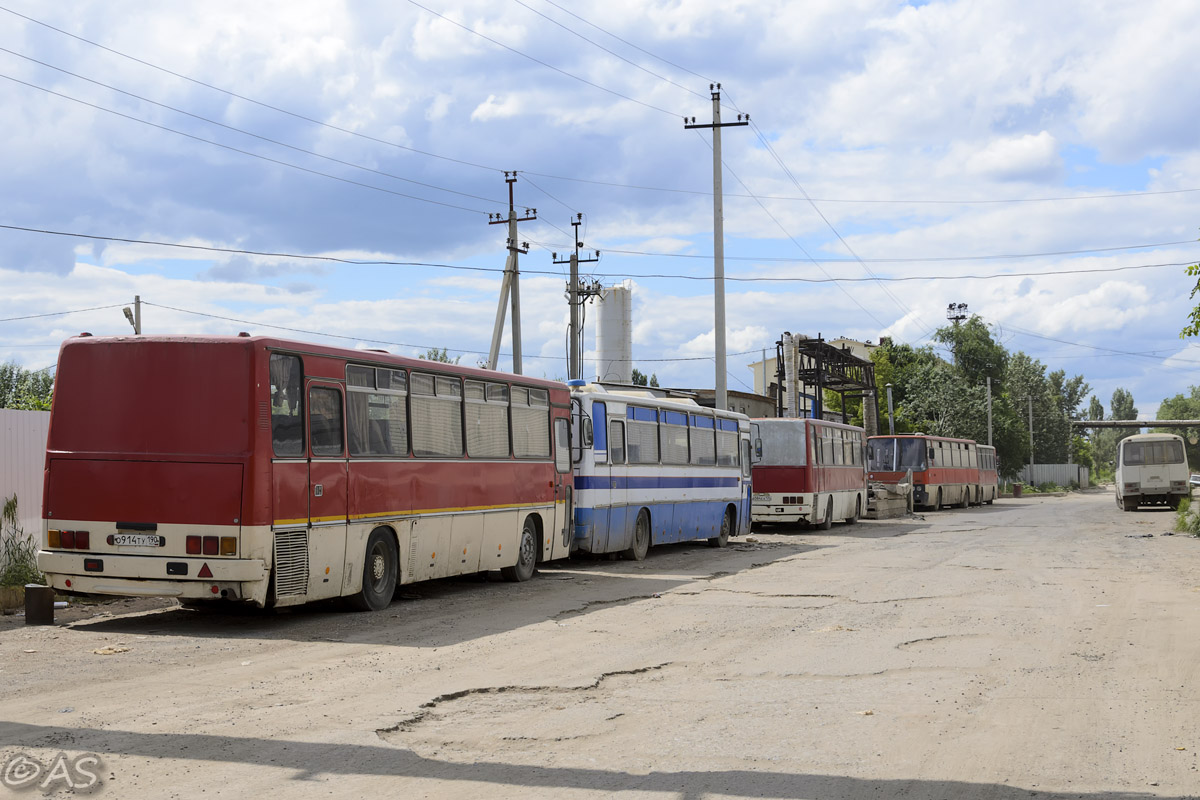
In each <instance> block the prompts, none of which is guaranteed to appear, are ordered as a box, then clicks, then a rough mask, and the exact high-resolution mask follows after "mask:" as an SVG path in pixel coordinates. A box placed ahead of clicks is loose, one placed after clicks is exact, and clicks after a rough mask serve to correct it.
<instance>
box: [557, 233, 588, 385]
mask: <svg viewBox="0 0 1200 800" xmlns="http://www.w3.org/2000/svg"><path fill="white" fill-rule="evenodd" d="M582 223H583V214H576V215H575V219H573V220H571V227H572V228H574V229H575V231H574V233H575V236H574V238H575V252H573V253H571V257H570V258H567V259H564V260H559V258H558V253H551V254H550V256H551V257H552V258H553V259H554V263H555V264H570V265H571V280H570V281H569V282H568V283H567V302H568V303H569V304H570V306H571V327H570V329H569V330H568V333H567V341H568V342H569V343H570V344H569V345H568V350H567V380H571V381H574V380H579V379H580V378H581V377H582V376H583V325H582V324H581V322H580V316H581V315H580V313H579V312H580V310H581V308H582V306H583V301H584V300H586V299H589V298H592V297H597V296H599V294H600V281H595V280H594V281H592V282H590V283H589V284H588V285H587V286H580V285H579V265H580V263H584V264H587V263H590V262H593V261H599V260H600V251H599V250H596V251H594V252H595V255H594V256H592V257H591V258H580V257H579V248H581V247H583V242H581V241H579V226H580V225H581V224H582Z"/></svg>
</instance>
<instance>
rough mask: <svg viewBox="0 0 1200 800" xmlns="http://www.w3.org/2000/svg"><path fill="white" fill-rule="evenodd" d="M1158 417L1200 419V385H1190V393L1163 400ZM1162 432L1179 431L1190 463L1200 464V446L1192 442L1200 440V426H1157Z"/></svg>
mask: <svg viewBox="0 0 1200 800" xmlns="http://www.w3.org/2000/svg"><path fill="white" fill-rule="evenodd" d="M1156 419H1200V386H1189V387H1188V393H1187V394H1186V395H1185V394H1177V395H1175V396H1174V397H1168V398H1167V399H1165V400H1163V401H1162V405H1160V406H1159V407H1158V416H1157V417H1156ZM1155 430H1156V431H1159V432H1161V433H1177V434H1179V435H1180V436H1182V437H1183V438H1184V442H1185V443H1184V449H1186V450H1187V457H1188V463H1189V464H1192V465H1198V464H1200V446H1198V445H1194V444H1192V440H1193V439H1195V440H1198V441H1200V428H1183V429H1179V428H1173V429H1172V428H1155Z"/></svg>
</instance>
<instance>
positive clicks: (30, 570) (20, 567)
mask: <svg viewBox="0 0 1200 800" xmlns="http://www.w3.org/2000/svg"><path fill="white" fill-rule="evenodd" d="M0 531H2V532H3V535H2V537H0V586H24V585H25V584H27V583H41V584H44V583H45V582H46V576H44V575H42V573H40V572H38V568H37V546H36V545H35V544H34V543H33V541H32V540H31V539H29V538H28V537H27V536H26V535H25V531H23V530H22V529H21V526H20V524H19V523H18V522H17V496H16V495H15V494H14V495H13V496H12V497H9V498H7V499H5V501H4V509H3V511H0Z"/></svg>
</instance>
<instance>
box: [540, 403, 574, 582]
mask: <svg viewBox="0 0 1200 800" xmlns="http://www.w3.org/2000/svg"><path fill="white" fill-rule="evenodd" d="M573 482H574V477H573V473H572V472H571V421H570V420H569V419H568V418H567V417H555V419H554V522H553V524H552V525H551V526H550V527H549V530H548V531H547V534H548V536H547V537H546V538H547V539H549V540H550V541H549V544H548V546H547V547H546V549H545V557H546V558H547V559H551V560H553V559H556V558H565V557H567V556H568V555H570V554H571V540H572V538H573V537H574V535H575V526H574V524H573V521H574V518H575V513H574V508H573V506H574V502H573V500H574V496H575V490H574V486H573V485H572V484H573Z"/></svg>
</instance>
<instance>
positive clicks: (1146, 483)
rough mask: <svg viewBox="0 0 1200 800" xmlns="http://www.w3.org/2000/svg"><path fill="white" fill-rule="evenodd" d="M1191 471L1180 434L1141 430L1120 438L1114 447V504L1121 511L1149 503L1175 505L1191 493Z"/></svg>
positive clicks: (1176, 506)
mask: <svg viewBox="0 0 1200 800" xmlns="http://www.w3.org/2000/svg"><path fill="white" fill-rule="evenodd" d="M1190 475H1191V473H1190V472H1189V470H1188V463H1187V453H1186V452H1185V451H1184V448H1183V437H1181V436H1176V435H1175V434H1173V433H1143V434H1139V435H1137V436H1130V437H1129V438H1128V439H1122V440H1121V444H1120V446H1119V447H1118V448H1117V476H1116V495H1117V505H1118V506H1119V507H1120V508H1121V509H1122V510H1123V511H1136V510H1137V508H1138V506H1148V505H1165V506H1170V507H1171V508H1172V509H1174V508H1178V507H1179V501H1180V500H1181V499H1182V498H1184V497H1188V496H1189V495H1190V494H1191V487H1190V486H1189V484H1188V479H1189V477H1190Z"/></svg>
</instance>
